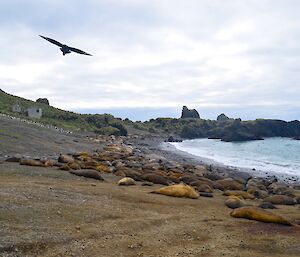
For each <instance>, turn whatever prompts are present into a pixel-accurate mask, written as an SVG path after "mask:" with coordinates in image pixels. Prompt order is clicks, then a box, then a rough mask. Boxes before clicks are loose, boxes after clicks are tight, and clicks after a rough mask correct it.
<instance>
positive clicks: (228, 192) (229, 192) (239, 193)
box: [223, 190, 254, 199]
mask: <svg viewBox="0 0 300 257" xmlns="http://www.w3.org/2000/svg"><path fill="white" fill-rule="evenodd" d="M223 195H227V196H230V195H234V196H238V197H240V196H241V197H243V198H244V199H254V196H253V195H252V194H249V193H247V192H245V191H241V190H226V191H225V192H224V193H223Z"/></svg>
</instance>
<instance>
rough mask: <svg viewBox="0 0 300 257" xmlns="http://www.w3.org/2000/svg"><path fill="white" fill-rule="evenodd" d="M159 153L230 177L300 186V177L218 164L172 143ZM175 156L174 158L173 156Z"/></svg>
mask: <svg viewBox="0 0 300 257" xmlns="http://www.w3.org/2000/svg"><path fill="white" fill-rule="evenodd" d="M158 148H159V151H160V152H161V153H162V154H163V156H164V157H166V158H167V159H169V158H171V159H172V160H177V161H178V160H179V161H183V162H189V163H192V164H194V165H203V166H206V167H207V168H209V169H210V170H211V171H212V172H216V173H222V174H227V175H229V176H234V177H239V178H244V179H247V178H250V177H261V178H275V177H276V178H277V179H278V180H279V181H280V182H284V183H287V184H299V183H300V176H297V175H290V174H286V173H282V174H279V173H277V172H275V171H268V172H267V171H262V170H257V169H256V170H252V169H251V168H245V167H239V166H231V165H226V164H223V163H220V162H217V161H215V160H213V159H209V158H205V157H202V156H198V155H194V154H191V153H188V152H186V151H182V150H180V149H178V148H176V146H174V145H173V144H172V143H169V142H163V141H162V142H161V143H160V144H159V146H158ZM172 155H173V156H172Z"/></svg>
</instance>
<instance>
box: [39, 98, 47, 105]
mask: <svg viewBox="0 0 300 257" xmlns="http://www.w3.org/2000/svg"><path fill="white" fill-rule="evenodd" d="M36 102H37V103H41V104H47V105H49V100H48V99H47V98H39V99H37V100H36Z"/></svg>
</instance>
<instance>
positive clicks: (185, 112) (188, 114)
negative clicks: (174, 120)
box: [181, 106, 200, 119]
mask: <svg viewBox="0 0 300 257" xmlns="http://www.w3.org/2000/svg"><path fill="white" fill-rule="evenodd" d="M187 118H193V119H200V115H199V113H198V112H197V110H196V109H188V108H187V107H186V106H183V107H182V113H181V119H187Z"/></svg>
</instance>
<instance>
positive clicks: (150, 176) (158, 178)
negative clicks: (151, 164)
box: [142, 173, 170, 186]
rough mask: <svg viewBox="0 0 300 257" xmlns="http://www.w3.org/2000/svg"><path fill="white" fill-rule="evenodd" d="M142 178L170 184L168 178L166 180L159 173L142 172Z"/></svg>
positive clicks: (156, 182)
mask: <svg viewBox="0 0 300 257" xmlns="http://www.w3.org/2000/svg"><path fill="white" fill-rule="evenodd" d="M142 178H143V180H146V181H149V182H152V183H154V184H161V185H166V186H168V185H170V180H168V179H167V178H166V177H163V176H160V175H156V174H153V173H148V174H144V175H142Z"/></svg>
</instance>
